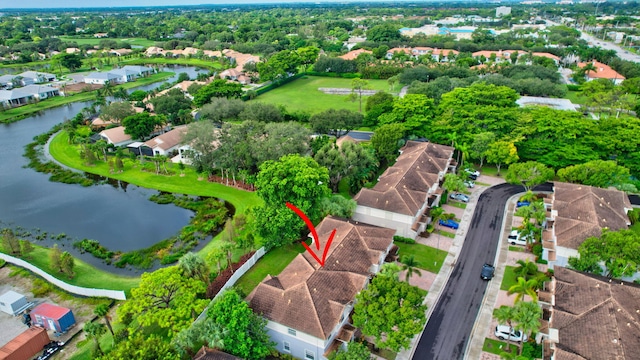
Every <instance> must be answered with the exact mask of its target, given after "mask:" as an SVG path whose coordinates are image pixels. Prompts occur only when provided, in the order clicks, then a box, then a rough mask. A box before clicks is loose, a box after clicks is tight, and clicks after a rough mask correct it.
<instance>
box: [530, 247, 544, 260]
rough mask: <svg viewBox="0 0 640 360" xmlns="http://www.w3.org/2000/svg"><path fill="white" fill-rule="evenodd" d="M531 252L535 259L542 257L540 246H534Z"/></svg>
mask: <svg viewBox="0 0 640 360" xmlns="http://www.w3.org/2000/svg"><path fill="white" fill-rule="evenodd" d="M531 252H532V253H533V255H535V256H536V257H542V244H534V245H533V247H532V248H531Z"/></svg>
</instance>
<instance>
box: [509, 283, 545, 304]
mask: <svg viewBox="0 0 640 360" xmlns="http://www.w3.org/2000/svg"><path fill="white" fill-rule="evenodd" d="M539 283H540V281H539V280H538V279H537V278H533V279H529V280H527V279H525V278H523V277H519V278H518V279H517V283H515V284H514V285H511V287H510V288H509V291H508V292H507V293H508V294H509V295H511V294H516V297H515V299H514V303H518V302H519V301H522V300H523V298H524V296H525V295H529V296H530V297H531V299H533V302H538V292H537V291H536V290H537V289H538V286H539Z"/></svg>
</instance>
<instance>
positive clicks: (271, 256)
mask: <svg viewBox="0 0 640 360" xmlns="http://www.w3.org/2000/svg"><path fill="white" fill-rule="evenodd" d="M304 251H305V249H304V247H303V246H302V245H301V244H300V243H295V244H291V245H286V246H282V247H279V248H276V249H272V250H271V251H269V252H268V253H266V254H265V255H264V256H263V257H262V258H260V260H258V262H257V263H256V264H255V265H254V266H253V267H252V268H251V269H250V270H249V271H247V272H246V273H245V274H244V275H243V276H242V277H241V278H240V280H238V282H237V283H236V287H238V288H239V289H240V290H242V292H243V293H244V294H245V295H249V293H250V292H251V291H253V289H254V288H255V287H256V286H258V284H259V283H260V282H261V281H262V280H264V278H265V277H266V276H267V275H272V276H276V275H279V274H280V272H282V270H283V269H284V268H285V267H287V265H289V263H290V262H291V261H292V260H293V259H294V258H295V257H296V256H297V255H298V254H300V253H303V252H304Z"/></svg>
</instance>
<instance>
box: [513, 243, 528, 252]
mask: <svg viewBox="0 0 640 360" xmlns="http://www.w3.org/2000/svg"><path fill="white" fill-rule="evenodd" d="M509 251H516V252H525V251H526V249H525V248H523V247H520V246H515V245H509Z"/></svg>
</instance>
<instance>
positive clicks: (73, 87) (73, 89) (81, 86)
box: [64, 83, 103, 94]
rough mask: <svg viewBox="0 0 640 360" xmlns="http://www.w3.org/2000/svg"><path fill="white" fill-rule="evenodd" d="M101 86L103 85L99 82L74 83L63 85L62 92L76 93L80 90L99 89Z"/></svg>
mask: <svg viewBox="0 0 640 360" xmlns="http://www.w3.org/2000/svg"><path fill="white" fill-rule="evenodd" d="M102 87H103V85H100V84H87V83H76V84H69V85H67V86H65V88H64V92H65V94H77V93H80V92H85V91H93V90H97V89H101V88H102Z"/></svg>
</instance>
